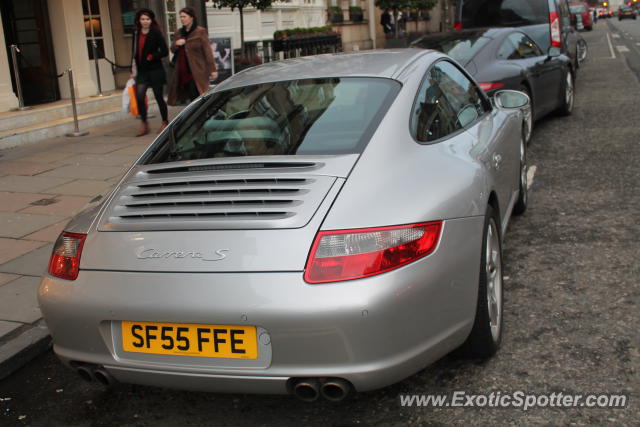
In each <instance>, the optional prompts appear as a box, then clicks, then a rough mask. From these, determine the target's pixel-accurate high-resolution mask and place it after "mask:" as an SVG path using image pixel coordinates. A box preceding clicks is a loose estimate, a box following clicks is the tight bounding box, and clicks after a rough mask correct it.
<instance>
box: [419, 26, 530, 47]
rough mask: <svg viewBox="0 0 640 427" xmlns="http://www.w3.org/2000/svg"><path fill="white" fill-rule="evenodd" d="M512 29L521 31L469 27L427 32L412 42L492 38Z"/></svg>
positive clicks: (509, 28) (508, 28) (506, 28)
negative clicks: (432, 32)
mask: <svg viewBox="0 0 640 427" xmlns="http://www.w3.org/2000/svg"><path fill="white" fill-rule="evenodd" d="M512 31H522V30H521V29H519V28H515V27H485V28H469V29H463V30H454V31H447V32H444V33H435V34H427V35H424V36H422V37H420V38H419V39H417V40H416V41H414V42H413V43H412V44H415V43H418V42H419V41H420V40H447V39H454V40H460V39H465V38H472V37H480V36H482V37H487V38H490V39H493V38H496V37H499V36H501V35H503V34H504V33H509V32H512Z"/></svg>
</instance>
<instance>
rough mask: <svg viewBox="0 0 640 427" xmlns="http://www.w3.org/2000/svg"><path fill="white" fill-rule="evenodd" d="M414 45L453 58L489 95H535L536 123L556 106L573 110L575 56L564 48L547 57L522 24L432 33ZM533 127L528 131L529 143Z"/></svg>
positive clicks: (563, 111)
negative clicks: (509, 92) (507, 92)
mask: <svg viewBox="0 0 640 427" xmlns="http://www.w3.org/2000/svg"><path fill="white" fill-rule="evenodd" d="M412 47H419V48H424V49H435V50H439V51H441V52H444V53H446V54H447V55H449V56H451V57H452V58H454V59H455V60H457V61H458V62H459V63H460V64H462V66H464V67H465V68H466V70H467V71H468V72H469V74H471V75H472V76H473V77H474V78H475V79H476V81H478V82H479V85H480V87H481V88H482V89H483V90H484V91H485V92H486V93H487V94H488V95H493V93H495V92H496V91H498V90H502V89H513V90H520V91H522V92H525V93H527V94H528V95H529V97H530V98H531V109H532V111H533V114H532V116H533V121H535V120H536V119H539V118H541V117H542V116H544V115H546V114H548V113H550V112H552V111H554V110H559V111H560V112H562V113H564V114H571V110H572V109H573V93H574V83H573V75H572V73H571V62H570V60H569V58H568V57H567V56H566V55H562V54H559V51H558V49H555V52H552V55H547V54H546V53H544V52H543V50H542V49H541V48H540V47H539V46H538V45H537V44H536V43H535V42H534V41H533V40H532V39H531V38H530V37H529V36H527V35H526V34H525V33H523V32H522V31H520V29H519V28H489V29H475V30H461V31H451V32H448V33H440V34H433V35H427V36H423V37H421V38H419V39H418V40H416V41H414V42H413V43H412ZM533 121H530V124H531V123H532V122H533ZM531 128H532V126H529V127H528V129H526V135H525V139H526V140H527V141H528V140H529V139H530V137H531Z"/></svg>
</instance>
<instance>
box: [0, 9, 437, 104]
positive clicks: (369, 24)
mask: <svg viewBox="0 0 640 427" xmlns="http://www.w3.org/2000/svg"><path fill="white" fill-rule="evenodd" d="M187 6H188V7H193V8H194V9H195V11H196V17H197V19H198V22H199V24H200V25H203V26H205V27H207V28H208V31H209V36H210V37H212V38H214V37H215V38H231V41H232V49H239V48H240V17H239V13H238V11H237V10H235V11H231V10H230V9H218V8H216V7H215V6H214V4H213V3H212V2H207V1H202V0H0V17H1V19H0V42H2V43H3V44H4V46H6V49H0V111H9V110H11V109H15V108H16V107H18V96H17V81H16V72H15V71H14V66H13V61H12V49H11V48H10V46H11V45H16V46H18V47H19V52H16V58H17V68H18V72H17V74H18V76H19V77H20V82H21V88H22V97H23V100H24V104H25V105H27V106H29V105H39V104H45V103H49V102H53V101H57V100H60V99H68V98H69V97H70V90H69V81H68V78H67V75H62V76H61V74H62V73H64V72H65V71H66V70H68V69H72V70H73V75H74V81H75V84H74V86H75V91H76V96H77V97H79V98H83V97H90V96H94V95H96V94H97V93H98V87H99V86H100V89H101V90H102V92H107V91H110V90H114V89H116V88H122V87H124V86H125V84H126V81H127V80H128V79H129V78H130V70H129V69H128V66H129V65H130V64H131V46H132V41H133V28H134V25H135V24H134V16H135V13H136V11H137V10H138V9H140V8H142V7H146V8H149V9H151V10H153V11H154V12H155V14H156V17H157V20H158V22H159V23H160V25H161V27H162V29H163V30H164V32H165V34H166V35H167V39H168V42H170V41H171V39H172V37H173V34H174V33H175V32H176V31H177V29H178V28H179V27H180V21H179V17H178V12H179V10H180V9H181V8H183V7H187ZM329 6H334V7H335V6H339V7H341V8H342V10H343V16H342V19H340V20H336V19H334V18H333V17H330V16H328V14H327V10H328V7H329ZM350 6H356V7H357V8H356V9H360V16H359V17H357V16H356V14H353V16H352V13H351V12H350V11H349V7H350ZM380 13H381V12H380V10H379V9H377V8H376V7H375V6H374V0H288V1H276V2H274V3H273V5H272V7H271V8H270V9H268V10H264V11H259V10H255V9H253V8H247V9H246V10H244V13H243V16H244V37H245V42H246V43H247V45H248V46H249V49H250V52H253V53H255V54H256V55H260V56H264V53H265V52H264V50H263V47H264V45H265V44H268V43H269V42H271V41H273V33H274V32H275V31H277V30H283V29H289V28H296V27H321V26H325V25H332V26H333V29H334V30H335V31H337V32H339V33H340V34H341V36H342V49H343V50H344V51H352V50H363V49H371V48H382V47H384V36H383V34H382V31H381V27H380V25H379V21H380ZM439 16H440V10H439V9H438V8H437V7H436V8H435V9H434V11H433V12H432V20H431V22H429V23H428V24H427V23H424V24H422V25H420V27H421V28H420V29H422V27H424V29H428V30H431V31H437V29H438V28H437V27H438V25H439V24H437V23H436V21H437V20H439ZM356 18H357V19H356ZM427 27H428V28H427ZM416 29H418V24H416ZM269 56H270V55H269ZM98 76H99V78H98Z"/></svg>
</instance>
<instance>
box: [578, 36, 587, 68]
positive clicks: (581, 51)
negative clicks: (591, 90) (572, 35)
mask: <svg viewBox="0 0 640 427" xmlns="http://www.w3.org/2000/svg"><path fill="white" fill-rule="evenodd" d="M588 52H589V45H588V44H587V42H586V41H585V40H584V39H583V38H581V39H580V40H578V46H577V47H576V58H577V59H578V64H580V65H581V66H582V63H583V62H584V61H585V60H586V59H587V54H588Z"/></svg>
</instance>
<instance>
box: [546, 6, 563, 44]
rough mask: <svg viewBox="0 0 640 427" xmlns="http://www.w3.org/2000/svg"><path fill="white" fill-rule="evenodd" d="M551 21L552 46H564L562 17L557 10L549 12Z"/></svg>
mask: <svg viewBox="0 0 640 427" xmlns="http://www.w3.org/2000/svg"><path fill="white" fill-rule="evenodd" d="M549 23H550V24H551V46H552V47H562V40H560V18H559V17H558V13H557V12H549Z"/></svg>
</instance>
